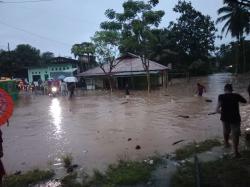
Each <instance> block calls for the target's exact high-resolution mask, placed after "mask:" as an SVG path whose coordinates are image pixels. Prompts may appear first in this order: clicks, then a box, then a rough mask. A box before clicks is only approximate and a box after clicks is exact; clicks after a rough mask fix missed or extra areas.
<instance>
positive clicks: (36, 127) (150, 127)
mask: <svg viewBox="0 0 250 187" xmlns="http://www.w3.org/2000/svg"><path fill="white" fill-rule="evenodd" d="M197 81H200V82H201V83H202V84H204V85H205V86H206V89H207V93H205V95H204V97H196V96H194V94H195V89H196V83H197ZM228 82H233V85H234V89H235V91H236V92H239V93H241V94H242V95H243V96H245V97H246V98H248V97H247V93H246V87H247V85H248V83H249V82H250V77H246V76H244V77H238V78H237V79H236V78H233V77H232V76H231V75H230V74H215V75H211V76H208V77H202V78H192V79H191V80H190V82H188V83H187V82H186V81H185V80H182V79H176V80H175V79H174V80H173V85H171V86H170V87H169V88H168V89H167V91H166V92H165V91H163V90H158V91H153V92H152V93H151V94H150V95H148V94H147V93H146V92H144V91H131V96H130V99H129V101H128V102H126V99H125V97H124V92H115V93H114V94H113V95H112V96H110V95H109V94H107V93H104V92H101V91H96V92H88V93H84V94H83V95H81V96H78V97H75V98H74V99H73V100H68V99H67V98H65V97H57V98H52V97H48V96H25V95H24V96H22V98H21V99H20V100H19V101H18V103H17V104H16V107H15V111H14V115H13V117H12V118H11V121H10V126H9V127H6V126H5V127H3V128H2V130H3V138H4V158H3V162H4V164H5V166H6V170H7V172H14V171H16V170H28V169H34V168H37V167H39V168H47V167H48V165H52V166H53V167H57V168H60V167H62V166H61V162H60V158H61V157H62V156H64V155H65V154H69V153H70V154H72V156H73V158H74V163H77V164H79V165H81V166H83V167H84V169H86V170H87V171H92V169H93V168H98V169H101V170H102V169H104V168H106V166H107V165H108V164H110V163H114V162H115V161H116V160H117V159H119V158H129V159H142V158H145V157H147V156H150V155H153V154H154V153H155V152H158V153H161V154H164V153H168V152H171V151H173V150H174V149H176V148H177V147H178V146H181V145H183V144H184V143H186V142H190V141H200V140H204V139H206V138H213V137H222V128H221V123H220V121H219V115H211V116H209V115H207V114H208V113H209V112H213V111H214V110H215V107H216V102H217V97H218V94H220V93H223V87H224V84H225V83H228ZM206 99H211V100H212V101H213V102H211V103H208V102H206V101H205V100H206ZM241 112H242V113H241V114H242V120H243V125H250V116H249V115H248V114H249V112H250V106H249V105H245V106H242V107H241ZM178 115H188V116H189V118H182V117H178ZM244 128H245V127H244ZM129 138H131V141H128V139H129ZM180 139H184V140H185V141H184V142H183V143H180V144H178V145H175V146H173V145H172V143H173V142H175V141H178V140H180ZM136 145H140V146H141V149H140V150H136V149H135V147H136Z"/></svg>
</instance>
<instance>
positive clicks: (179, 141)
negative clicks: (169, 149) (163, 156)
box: [172, 140, 185, 145]
mask: <svg viewBox="0 0 250 187" xmlns="http://www.w3.org/2000/svg"><path fill="white" fill-rule="evenodd" d="M183 141H185V140H178V141H176V142H174V143H172V145H176V144H178V143H181V142H183Z"/></svg>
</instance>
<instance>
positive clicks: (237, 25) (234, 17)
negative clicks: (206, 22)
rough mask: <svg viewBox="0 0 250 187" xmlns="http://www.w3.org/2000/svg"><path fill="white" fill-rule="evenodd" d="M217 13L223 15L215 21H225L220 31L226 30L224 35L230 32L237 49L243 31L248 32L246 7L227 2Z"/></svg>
mask: <svg viewBox="0 0 250 187" xmlns="http://www.w3.org/2000/svg"><path fill="white" fill-rule="evenodd" d="M218 14H219V15H221V14H223V15H222V16H221V17H219V18H218V19H217V21H216V23H220V22H226V23H225V24H224V26H223V28H222V32H225V31H226V35H227V34H228V32H230V33H231V36H232V37H235V38H236V39H237V43H238V50H239V47H240V45H239V44H242V42H241V41H243V39H244V37H243V36H244V33H246V34H248V33H249V32H250V13H249V11H248V9H247V8H246V6H244V5H241V4H237V3H227V5H225V6H224V7H222V8H220V9H219V10H218ZM237 56H238V52H237ZM236 58H237V60H236V73H238V68H239V67H238V66H239V63H238V57H236Z"/></svg>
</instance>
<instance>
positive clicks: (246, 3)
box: [224, 0, 250, 8]
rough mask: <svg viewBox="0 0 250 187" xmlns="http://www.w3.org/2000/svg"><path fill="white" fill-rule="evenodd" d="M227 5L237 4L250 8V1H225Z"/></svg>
mask: <svg viewBox="0 0 250 187" xmlns="http://www.w3.org/2000/svg"><path fill="white" fill-rule="evenodd" d="M224 3H225V4H235V5H241V6H245V7H248V8H250V0H224Z"/></svg>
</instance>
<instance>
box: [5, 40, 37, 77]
mask: <svg viewBox="0 0 250 187" xmlns="http://www.w3.org/2000/svg"><path fill="white" fill-rule="evenodd" d="M38 65H41V57H40V50H38V49H36V48H34V47H32V46H30V45H28V44H20V45H18V46H17V47H16V48H15V49H14V50H12V51H3V50H2V51H1V52H0V73H1V75H4V76H10V77H12V76H18V77H19V76H21V77H25V76H27V75H26V74H27V73H26V69H27V68H28V67H30V66H38Z"/></svg>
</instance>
